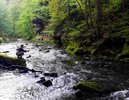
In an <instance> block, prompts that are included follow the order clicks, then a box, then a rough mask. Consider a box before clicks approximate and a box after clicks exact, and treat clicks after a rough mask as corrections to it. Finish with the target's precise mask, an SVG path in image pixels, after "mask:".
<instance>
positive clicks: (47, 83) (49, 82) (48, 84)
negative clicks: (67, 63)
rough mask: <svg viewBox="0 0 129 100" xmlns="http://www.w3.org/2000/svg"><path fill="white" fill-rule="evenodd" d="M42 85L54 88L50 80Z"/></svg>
mask: <svg viewBox="0 0 129 100" xmlns="http://www.w3.org/2000/svg"><path fill="white" fill-rule="evenodd" d="M42 84H43V85H44V86H46V87H49V86H52V82H51V81H50V80H47V81H45V82H43V83H42Z"/></svg>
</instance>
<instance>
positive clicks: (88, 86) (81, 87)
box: [73, 82, 100, 92]
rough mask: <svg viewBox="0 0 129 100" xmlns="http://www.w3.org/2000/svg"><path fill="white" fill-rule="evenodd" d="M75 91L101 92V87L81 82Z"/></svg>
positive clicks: (94, 83) (75, 87)
mask: <svg viewBox="0 0 129 100" xmlns="http://www.w3.org/2000/svg"><path fill="white" fill-rule="evenodd" d="M73 88H74V89H75V90H78V89H79V90H86V91H89V92H100V86H99V84H98V83H97V82H79V83H77V84H76V85H75V86H74V87H73Z"/></svg>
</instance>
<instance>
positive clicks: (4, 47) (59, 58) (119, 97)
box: [0, 40, 129, 100]
mask: <svg viewBox="0 0 129 100" xmlns="http://www.w3.org/2000/svg"><path fill="white" fill-rule="evenodd" d="M21 44H24V45H25V49H26V50H30V51H29V52H26V53H25V55H24V56H23V58H24V59H25V60H26V64H27V67H28V68H29V69H34V70H37V71H42V72H36V73H32V72H28V73H19V71H18V70H15V71H8V70H3V69H0V100H129V98H128V97H129V91H128V89H127V86H128V84H129V83H128V82H129V78H128V76H127V75H128V72H129V71H128V70H126V68H127V67H128V64H123V63H111V62H95V61H85V65H81V64H79V62H78V61H75V60H74V59H72V58H71V57H69V56H68V55H67V54H66V53H64V52H63V50H58V49H54V48H53V47H50V46H37V45H35V44H34V43H27V42H25V41H22V40H18V41H17V42H12V43H3V44H1V45H0V51H1V52H3V51H9V52H8V53H6V55H8V56H13V57H16V55H15V53H16V49H17V47H18V46H19V45H21ZM45 48H47V50H45ZM48 49H49V51H48ZM109 66H110V67H109ZM114 66H121V67H120V68H121V69H117V67H116V68H115V70H112V67H114ZM125 70H126V72H125ZM45 72H54V73H55V72H56V73H58V77H55V78H53V77H46V76H45V78H46V80H51V81H52V86H50V87H45V86H43V85H41V84H38V83H37V81H39V80H40V78H41V77H44V74H43V73H45ZM83 80H85V81H94V80H100V81H101V80H102V81H104V80H111V81H112V82H114V84H117V83H121V84H120V86H121V87H123V89H125V88H126V90H121V91H117V92H114V93H111V94H109V95H106V96H104V97H93V98H90V99H86V98H76V96H75V95H74V93H75V90H73V89H72V87H73V86H74V85H75V84H76V83H77V82H78V81H83ZM124 87H125V88H124Z"/></svg>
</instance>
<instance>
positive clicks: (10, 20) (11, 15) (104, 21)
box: [0, 0, 129, 61]
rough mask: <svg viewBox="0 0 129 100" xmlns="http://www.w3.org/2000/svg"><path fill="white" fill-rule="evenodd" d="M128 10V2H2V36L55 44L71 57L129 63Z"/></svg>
mask: <svg viewBox="0 0 129 100" xmlns="http://www.w3.org/2000/svg"><path fill="white" fill-rule="evenodd" d="M128 9H129V1H128V0H0V35H1V37H2V36H11V37H12V36H13V37H19V38H25V39H31V40H35V39H38V40H42V41H45V40H46V41H52V40H54V43H55V44H56V45H57V46H58V47H63V48H64V49H65V50H66V51H67V52H68V53H70V54H71V55H75V54H76V55H79V56H80V55H81V56H82V55H83V56H84V55H86V56H90V55H95V57H98V58H100V59H107V58H108V59H110V60H111V59H116V60H124V61H128V60H129V39H128V37H129V22H128V20H129V10H128ZM92 57H93V56H92Z"/></svg>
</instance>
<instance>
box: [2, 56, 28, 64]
mask: <svg viewBox="0 0 129 100" xmlns="http://www.w3.org/2000/svg"><path fill="white" fill-rule="evenodd" d="M0 64H1V65H4V66H11V65H18V66H24V67H26V61H25V60H24V59H17V58H15V57H9V56H6V55H0Z"/></svg>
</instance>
